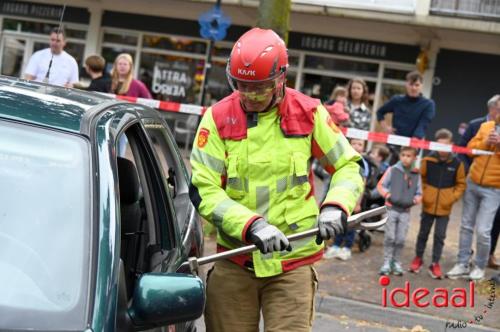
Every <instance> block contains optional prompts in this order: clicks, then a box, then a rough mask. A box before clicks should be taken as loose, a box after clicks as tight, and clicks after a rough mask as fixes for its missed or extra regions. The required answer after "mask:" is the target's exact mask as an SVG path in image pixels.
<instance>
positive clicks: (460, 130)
mask: <svg viewBox="0 0 500 332" xmlns="http://www.w3.org/2000/svg"><path fill="white" fill-rule="evenodd" d="M468 127H469V124H467V123H465V122H460V124H459V125H458V130H457V133H458V138H459V139H462V136H464V134H465V132H466V131H467V128H468Z"/></svg>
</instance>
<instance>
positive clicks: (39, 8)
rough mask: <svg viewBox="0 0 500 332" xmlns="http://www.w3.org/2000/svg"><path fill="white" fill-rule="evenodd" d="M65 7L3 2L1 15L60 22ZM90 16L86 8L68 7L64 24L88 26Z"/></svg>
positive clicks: (0, 9)
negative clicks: (83, 24) (73, 23)
mask: <svg viewBox="0 0 500 332" xmlns="http://www.w3.org/2000/svg"><path fill="white" fill-rule="evenodd" d="M62 10H63V6H57V5H45V4H39V3H32V2H20V1H2V2H1V4H0V13H1V14H4V15H13V16H24V17H31V18H42V19H48V20H54V21H59V20H60V19H61V14H62ZM89 19H90V14H89V12H88V10H86V9H85V8H77V7H66V10H65V11H64V17H63V22H75V23H85V24H88V23H89Z"/></svg>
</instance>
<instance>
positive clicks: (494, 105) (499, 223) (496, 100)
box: [458, 95, 500, 269]
mask: <svg viewBox="0 0 500 332" xmlns="http://www.w3.org/2000/svg"><path fill="white" fill-rule="evenodd" d="M486 105H487V108H488V114H486V116H483V117H480V118H476V119H473V120H471V121H470V122H469V124H468V126H467V130H466V131H465V133H464V134H463V135H462V137H461V138H460V141H459V143H458V145H460V146H467V144H468V143H469V141H470V140H471V139H472V138H473V137H474V136H476V134H477V132H478V130H479V127H480V126H481V124H483V123H484V122H486V121H491V120H494V119H495V118H496V116H497V114H500V95H494V96H493V97H491V98H490V99H489V100H488V103H487V104H486ZM460 159H462V161H463V162H464V165H465V172H468V171H469V168H470V165H471V163H472V158H471V157H469V156H467V155H466V154H461V155H460ZM499 234H500V207H499V208H498V210H497V213H496V215H495V221H494V222H493V228H492V230H491V249H490V258H489V259H488V266H489V267H491V268H494V269H497V268H499V267H500V264H499V263H498V262H497V261H496V259H495V249H496V245H497V241H498V236H499Z"/></svg>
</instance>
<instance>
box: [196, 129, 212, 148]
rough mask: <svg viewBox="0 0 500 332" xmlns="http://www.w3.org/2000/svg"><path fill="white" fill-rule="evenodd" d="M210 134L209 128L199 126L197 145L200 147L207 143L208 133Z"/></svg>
mask: <svg viewBox="0 0 500 332" xmlns="http://www.w3.org/2000/svg"><path fill="white" fill-rule="evenodd" d="M209 134H210V130H208V129H206V128H201V129H200V133H199V134H198V143H197V144H198V147H199V148H202V147H204V146H205V145H207V142H208V135H209Z"/></svg>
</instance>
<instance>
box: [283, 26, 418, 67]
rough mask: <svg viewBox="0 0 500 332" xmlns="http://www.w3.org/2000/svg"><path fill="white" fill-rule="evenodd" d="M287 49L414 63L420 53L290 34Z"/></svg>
mask: <svg viewBox="0 0 500 332" xmlns="http://www.w3.org/2000/svg"><path fill="white" fill-rule="evenodd" d="M288 47H289V48H291V49H302V50H310V51H316V52H323V53H331V54H342V55H349V56H357V57H362V58H371V59H382V60H391V61H401V62H408V63H414V62H415V59H416V58H417V56H418V52H419V51H420V49H419V47H417V46H409V45H400V44H392V43H381V42H374V41H367V40H360V39H348V38H340V37H331V36H321V35H310V34H304V33H299V32H295V33H293V32H292V33H290V41H289V44H288Z"/></svg>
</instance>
